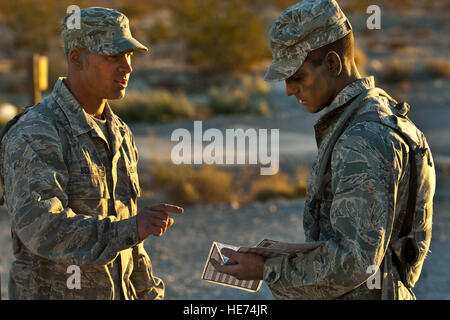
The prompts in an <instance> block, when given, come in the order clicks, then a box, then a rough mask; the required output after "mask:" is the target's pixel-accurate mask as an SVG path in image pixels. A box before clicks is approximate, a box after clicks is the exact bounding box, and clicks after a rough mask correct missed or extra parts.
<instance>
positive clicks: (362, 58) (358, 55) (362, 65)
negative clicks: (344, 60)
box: [354, 46, 367, 76]
mask: <svg viewBox="0 0 450 320" xmlns="http://www.w3.org/2000/svg"><path fill="white" fill-rule="evenodd" d="M354 56H355V64H356V67H357V68H358V71H359V72H360V73H361V75H362V76H365V75H366V74H367V72H366V63H367V56H366V54H365V53H364V51H363V50H361V49H360V48H359V47H357V46H355V49H354Z"/></svg>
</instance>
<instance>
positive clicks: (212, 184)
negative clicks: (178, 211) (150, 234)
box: [151, 163, 234, 205]
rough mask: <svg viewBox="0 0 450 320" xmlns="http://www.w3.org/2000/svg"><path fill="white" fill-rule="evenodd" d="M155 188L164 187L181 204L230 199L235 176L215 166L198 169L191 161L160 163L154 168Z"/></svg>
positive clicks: (152, 170) (229, 200) (220, 201)
mask: <svg viewBox="0 0 450 320" xmlns="http://www.w3.org/2000/svg"><path fill="white" fill-rule="evenodd" d="M151 173H152V178H153V182H152V188H153V189H158V188H160V189H164V190H166V191H167V192H168V193H169V195H170V196H171V197H172V198H173V199H174V201H176V202H177V203H179V204H180V205H195V204H200V203H202V204H208V203H230V202H231V201H232V200H233V199H234V195H233V187H232V176H231V174H230V173H228V172H226V171H223V170H219V169H217V168H215V167H213V166H202V167H201V168H200V169H198V170H195V169H194V168H193V167H192V166H188V165H174V164H163V163H157V164H155V166H153V168H152V169H151Z"/></svg>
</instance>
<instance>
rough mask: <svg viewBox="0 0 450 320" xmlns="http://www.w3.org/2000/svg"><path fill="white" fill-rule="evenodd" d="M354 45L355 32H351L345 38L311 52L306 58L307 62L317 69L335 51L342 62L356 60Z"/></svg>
mask: <svg viewBox="0 0 450 320" xmlns="http://www.w3.org/2000/svg"><path fill="white" fill-rule="evenodd" d="M353 43H354V39H353V32H352V31H350V33H349V34H347V35H346V36H344V37H343V38H341V39H338V40H336V41H334V42H332V43H329V44H327V45H325V46H323V47H320V48H318V49H316V50H313V51H310V52H309V53H308V56H307V57H306V61H309V62H311V64H312V65H313V66H314V67H317V66H319V65H320V64H321V63H322V62H323V60H324V59H325V56H326V55H327V53H328V52H330V51H335V52H336V53H337V54H338V55H339V57H340V58H341V60H342V61H344V60H349V59H354V56H353Z"/></svg>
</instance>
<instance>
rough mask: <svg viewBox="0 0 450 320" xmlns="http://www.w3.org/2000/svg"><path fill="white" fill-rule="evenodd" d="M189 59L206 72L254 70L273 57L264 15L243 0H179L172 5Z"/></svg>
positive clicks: (178, 34) (178, 31)
mask: <svg viewBox="0 0 450 320" xmlns="http://www.w3.org/2000/svg"><path fill="white" fill-rule="evenodd" d="M170 10H171V12H172V14H173V17H174V21H176V23H175V24H174V28H176V30H177V38H178V39H179V40H180V41H182V42H184V43H185V44H186V46H187V60H188V62H189V63H191V64H192V65H194V66H196V67H198V68H199V70H201V71H203V72H205V73H214V72H241V71H248V70H251V68H252V67H253V65H254V64H255V63H258V62H260V61H262V60H264V59H268V58H270V51H269V48H268V46H267V31H266V29H265V25H264V23H263V22H262V20H261V18H260V17H259V16H258V15H257V14H255V12H254V11H253V10H251V8H250V7H249V6H248V3H246V2H245V1H241V0H228V1H223V0H199V1H191V0H180V1H176V4H174V5H171V8H170Z"/></svg>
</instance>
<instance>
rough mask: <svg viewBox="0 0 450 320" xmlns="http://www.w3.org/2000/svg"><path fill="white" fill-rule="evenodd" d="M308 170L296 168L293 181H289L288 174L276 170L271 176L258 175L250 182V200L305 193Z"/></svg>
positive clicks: (292, 196)
mask: <svg viewBox="0 0 450 320" xmlns="http://www.w3.org/2000/svg"><path fill="white" fill-rule="evenodd" d="M307 178H308V171H307V170H305V169H304V168H298V170H297V174H296V177H295V179H294V180H295V181H294V182H291V181H290V179H289V176H288V175H287V174H285V173H282V172H278V173H277V174H274V175H271V176H258V177H256V179H254V180H253V181H252V182H251V185H250V191H249V195H250V199H251V201H266V200H268V199H271V198H285V199H294V198H299V197H304V196H305V195H306V185H307Z"/></svg>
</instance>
